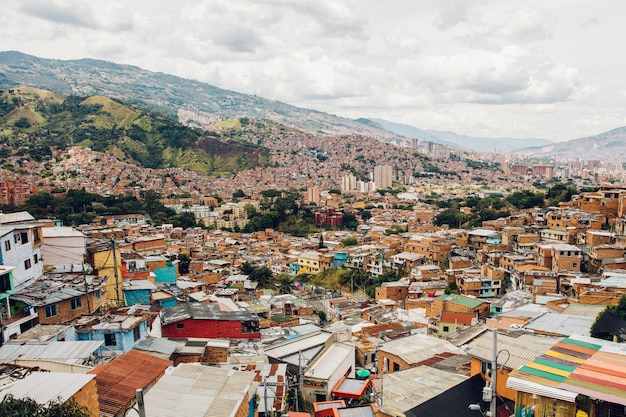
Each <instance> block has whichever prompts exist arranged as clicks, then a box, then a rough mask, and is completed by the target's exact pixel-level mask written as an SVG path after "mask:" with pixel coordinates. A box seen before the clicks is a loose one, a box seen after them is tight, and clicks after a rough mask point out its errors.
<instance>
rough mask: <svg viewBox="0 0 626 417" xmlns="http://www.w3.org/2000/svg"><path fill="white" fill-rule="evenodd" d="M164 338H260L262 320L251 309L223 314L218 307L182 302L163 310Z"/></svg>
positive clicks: (224, 312) (215, 305) (162, 327)
mask: <svg viewBox="0 0 626 417" xmlns="http://www.w3.org/2000/svg"><path fill="white" fill-rule="evenodd" d="M161 329H162V332H163V337H173V338H181V337H200V338H208V339H220V338H221V339H260V338H261V332H260V327H259V317H258V316H257V315H256V314H255V313H253V312H251V311H248V310H243V311H222V310H220V308H219V305H218V304H202V303H193V302H187V303H181V304H178V305H176V306H174V307H170V308H166V309H164V310H163V315H162V317H161Z"/></svg>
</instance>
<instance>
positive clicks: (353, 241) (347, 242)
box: [341, 237, 359, 246]
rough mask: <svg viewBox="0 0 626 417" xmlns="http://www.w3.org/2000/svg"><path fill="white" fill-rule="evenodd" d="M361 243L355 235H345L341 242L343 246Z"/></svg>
mask: <svg viewBox="0 0 626 417" xmlns="http://www.w3.org/2000/svg"><path fill="white" fill-rule="evenodd" d="M357 243H359V242H358V241H357V240H356V238H355V237H345V238H343V239H341V244H342V245H343V246H356V244H357Z"/></svg>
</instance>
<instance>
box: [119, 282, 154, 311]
mask: <svg viewBox="0 0 626 417" xmlns="http://www.w3.org/2000/svg"><path fill="white" fill-rule="evenodd" d="M156 290H157V286H156V285H154V284H153V283H152V282H151V281H149V280H147V279H140V280H135V279H131V280H126V281H125V282H124V298H125V299H126V303H127V304H128V305H133V304H145V305H150V302H151V301H152V300H151V297H150V295H151V294H152V293H153V292H154V291H156Z"/></svg>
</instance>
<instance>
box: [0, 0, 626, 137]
mask: <svg viewBox="0 0 626 417" xmlns="http://www.w3.org/2000/svg"><path fill="white" fill-rule="evenodd" d="M2 11H3V13H2V24H0V50H3V51H5V50H16V51H20V52H24V53H27V54H30V55H35V56H38V57H42V58H55V59H79V58H96V59H103V60H107V61H113V62H116V63H119V64H131V65H136V66H139V67H141V68H144V69H147V70H150V71H159V72H164V73H168V74H173V75H177V76H180V77H183V78H190V79H195V80H199V81H203V82H206V83H208V84H211V85H214V86H217V87H221V88H225V89H229V90H234V91H238V92H242V93H247V94H256V95H257V96H261V97H265V98H269V99H273V100H279V101H282V102H286V103H289V104H293V105H296V106H299V107H305V108H310V109H315V110H320V111H323V112H327V113H332V114H336V115H338V116H344V117H349V118H358V117H370V118H382V119H386V120H389V121H393V122H396V123H404V124H409V125H412V126H415V127H417V128H420V129H434V130H444V131H454V132H456V133H459V134H466V135H471V136H483V137H518V138H524V137H533V138H545V139H550V140H554V141H563V140H569V139H575V138H579V137H585V136H589V135H594V134H597V133H601V132H605V131H608V130H611V129H614V128H617V127H621V126H625V125H626V114H625V113H624V109H626V82H624V81H625V80H626V54H624V53H623V45H622V44H623V40H624V39H626V24H624V16H625V15H626V2H624V1H623V0H549V1H546V0H524V1H519V0H516V1H513V0H385V1H381V0H265V1H252V0H206V1H203V0H176V1H173V0H126V1H114V0H110V1H94V0H4V1H3V7H2Z"/></svg>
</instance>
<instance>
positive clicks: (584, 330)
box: [525, 313, 595, 336]
mask: <svg viewBox="0 0 626 417" xmlns="http://www.w3.org/2000/svg"><path fill="white" fill-rule="evenodd" d="M594 320H595V318H594V317H584V316H573V315H570V314H562V313H561V314H558V313H546V314H544V315H543V316H541V317H539V318H538V319H536V320H535V321H533V322H531V323H529V324H527V325H526V326H525V327H526V328H527V329H529V330H533V331H535V332H542V333H550V334H555V335H560V336H570V335H574V334H577V335H580V336H589V335H590V329H591V325H592V324H593V322H594Z"/></svg>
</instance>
